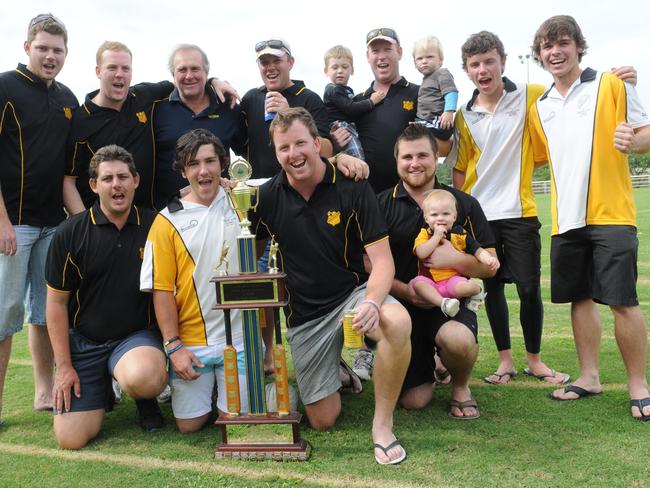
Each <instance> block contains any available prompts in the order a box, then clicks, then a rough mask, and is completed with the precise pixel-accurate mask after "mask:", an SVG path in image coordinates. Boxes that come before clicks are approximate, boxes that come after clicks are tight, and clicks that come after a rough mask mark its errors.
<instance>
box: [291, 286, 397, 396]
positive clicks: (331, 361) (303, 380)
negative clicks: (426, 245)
mask: <svg viewBox="0 0 650 488" xmlns="http://www.w3.org/2000/svg"><path fill="white" fill-rule="evenodd" d="M365 296H366V285H365V284H363V285H361V286H358V287H357V288H355V289H354V290H353V291H352V293H350V295H349V296H348V298H347V300H345V301H343V302H342V303H341V304H340V305H339V306H338V307H336V308H335V309H334V310H332V311H331V312H330V313H328V314H327V315H325V316H323V317H319V318H317V319H314V320H310V321H309V322H305V323H304V324H302V325H300V326H298V327H292V328H289V329H287V341H288V342H289V345H290V346H291V357H292V358H293V366H294V369H295V371H296V382H297V383H298V391H299V392H300V398H301V399H302V402H303V403H304V404H305V405H309V404H312V403H315V402H317V401H318V400H322V399H323V398H326V397H328V396H330V395H331V394H332V393H335V392H337V391H338V390H339V388H341V381H340V379H339V362H340V360H341V348H342V347H343V329H342V327H341V324H340V323H339V321H340V320H341V318H342V317H343V311H344V310H348V309H353V308H356V307H357V306H359V304H360V303H361V302H362V301H363V300H364V298H365ZM384 303H398V302H397V300H395V299H394V298H393V297H391V296H390V295H389V296H387V297H386V299H385V300H384Z"/></svg>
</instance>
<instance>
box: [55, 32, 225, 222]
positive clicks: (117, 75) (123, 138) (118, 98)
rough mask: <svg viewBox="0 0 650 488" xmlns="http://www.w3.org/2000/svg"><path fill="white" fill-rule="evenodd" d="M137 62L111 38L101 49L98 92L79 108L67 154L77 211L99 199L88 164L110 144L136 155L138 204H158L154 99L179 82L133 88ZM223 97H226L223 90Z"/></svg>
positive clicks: (67, 198)
mask: <svg viewBox="0 0 650 488" xmlns="http://www.w3.org/2000/svg"><path fill="white" fill-rule="evenodd" d="M132 61H133V55H132V53H131V50H130V49H129V48H128V47H127V46H126V45H125V44H123V43H121V42H116V41H106V42H104V43H102V45H101V46H99V48H98V49H97V55H96V62H97V66H96V67H95V73H96V74H97V77H98V78H99V90H95V91H93V92H91V93H89V94H88V95H86V100H85V102H84V104H83V105H82V106H81V107H80V109H79V110H76V111H75V112H74V115H73V117H72V128H71V130H70V140H69V142H68V148H67V154H66V173H65V174H66V176H65V179H64V187H63V198H64V203H65V206H66V208H67V209H68V212H70V213H72V214H76V213H79V212H82V211H83V210H85V209H86V208H90V207H91V206H92V205H93V203H94V202H95V200H96V198H97V197H96V195H95V193H94V192H93V191H92V190H91V189H90V186H89V185H88V164H89V163H90V159H91V158H92V156H93V154H94V153H95V152H96V151H97V149H99V148H100V147H103V146H107V145H109V144H117V145H119V146H121V147H124V148H125V149H126V150H127V151H129V152H130V153H131V154H132V155H133V158H134V160H135V164H136V166H137V168H138V174H139V175H140V185H139V186H138V189H137V190H136V192H135V204H136V205H138V206H141V207H147V208H154V195H153V190H154V180H155V175H154V171H155V170H156V165H155V160H154V140H153V136H152V132H153V131H152V126H151V124H152V114H151V112H152V106H153V105H154V102H155V101H156V100H160V99H163V98H165V97H167V96H168V95H169V94H170V93H171V92H172V90H173V89H174V85H173V84H172V83H170V82H169V81H161V82H159V83H139V84H137V85H135V86H131V78H132ZM205 82H206V81H205V80H204V82H203V83H204V85H205ZM213 83H214V86H215V89H216V88H217V86H218V87H219V88H223V89H224V93H231V94H234V95H236V92H234V90H232V89H229V87H228V85H227V84H222V83H221V84H219V85H217V83H218V82H217V80H215V81H214V82H213ZM219 96H223V95H222V94H221V92H220V95H219ZM179 135H180V134H179ZM177 138H178V136H176V137H175V138H174V143H175V142H176V139H177ZM169 164H171V163H169Z"/></svg>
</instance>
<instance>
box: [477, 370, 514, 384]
mask: <svg viewBox="0 0 650 488" xmlns="http://www.w3.org/2000/svg"><path fill="white" fill-rule="evenodd" d="M490 376H496V377H497V378H499V379H501V378H503V377H504V376H510V378H509V379H508V381H505V382H503V381H494V380H492V379H490ZM516 376H517V372H516V371H506V372H505V373H497V372H496V371H495V372H494V373H492V374H491V375H489V376H486V377H485V378H483V381H485V382H486V383H489V384H490V385H506V384H508V383H510V380H512V379H513V378H515V377H516Z"/></svg>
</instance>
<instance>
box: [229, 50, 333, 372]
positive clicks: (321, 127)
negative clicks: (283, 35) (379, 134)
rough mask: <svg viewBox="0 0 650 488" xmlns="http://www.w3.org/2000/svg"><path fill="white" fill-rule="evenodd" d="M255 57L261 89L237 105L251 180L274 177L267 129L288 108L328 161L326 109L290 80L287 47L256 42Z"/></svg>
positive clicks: (267, 338)
mask: <svg viewBox="0 0 650 488" xmlns="http://www.w3.org/2000/svg"><path fill="white" fill-rule="evenodd" d="M255 55H256V57H257V67H258V68H259V70H260V76H261V77H262V82H263V83H264V85H262V86H261V87H259V88H253V89H251V90H249V91H248V92H247V93H246V94H245V95H244V98H242V101H241V110H242V116H243V117H244V120H245V121H246V125H247V126H248V157H247V159H248V161H249V162H250V163H251V165H252V167H253V177H254V178H269V177H271V176H274V175H276V174H277V173H278V169H279V166H278V163H277V159H276V157H275V152H274V151H273V148H272V147H271V142H270V140H269V125H270V124H271V120H273V117H274V116H275V114H276V113H277V112H278V111H279V110H283V109H286V108H288V107H303V108H305V109H306V110H307V111H308V112H309V113H310V114H311V115H312V117H313V118H314V120H315V122H316V127H317V128H318V135H319V139H320V143H321V155H322V156H324V157H330V156H331V155H332V144H331V142H330V141H329V139H328V137H329V119H328V116H327V109H326V108H325V104H324V103H323V101H322V100H321V98H320V97H319V96H318V95H317V94H316V93H314V92H313V91H311V90H310V89H309V88H307V87H305V84H304V82H302V81H300V80H292V79H291V77H290V74H291V69H292V68H293V64H294V62H295V59H294V58H293V56H291V48H290V47H289V44H288V43H287V42H286V41H284V40H282V39H279V38H277V39H271V40H267V41H260V42H258V43H257V44H256V45H255ZM267 260H268V245H267V249H266V250H265V251H264V253H263V255H262V257H261V259H260V261H259V265H258V267H259V270H260V271H266V267H267ZM266 317H267V318H266V321H267V322H268V321H270V319H271V315H269V314H268V312H267V315H266ZM263 334H264V343H265V344H266V346H267V349H266V350H267V353H266V356H265V358H264V369H265V371H267V372H269V371H272V364H273V357H272V348H271V345H272V339H273V328H272V327H265V328H264V331H263Z"/></svg>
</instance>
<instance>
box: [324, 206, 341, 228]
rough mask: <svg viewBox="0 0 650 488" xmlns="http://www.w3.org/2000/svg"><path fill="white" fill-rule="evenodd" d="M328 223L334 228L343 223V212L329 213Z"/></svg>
mask: <svg viewBox="0 0 650 488" xmlns="http://www.w3.org/2000/svg"><path fill="white" fill-rule="evenodd" d="M327 223H328V224H330V225H331V226H332V227H334V226H336V225H339V224H340V223H341V212H339V211H338V210H335V211H329V212H327Z"/></svg>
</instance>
